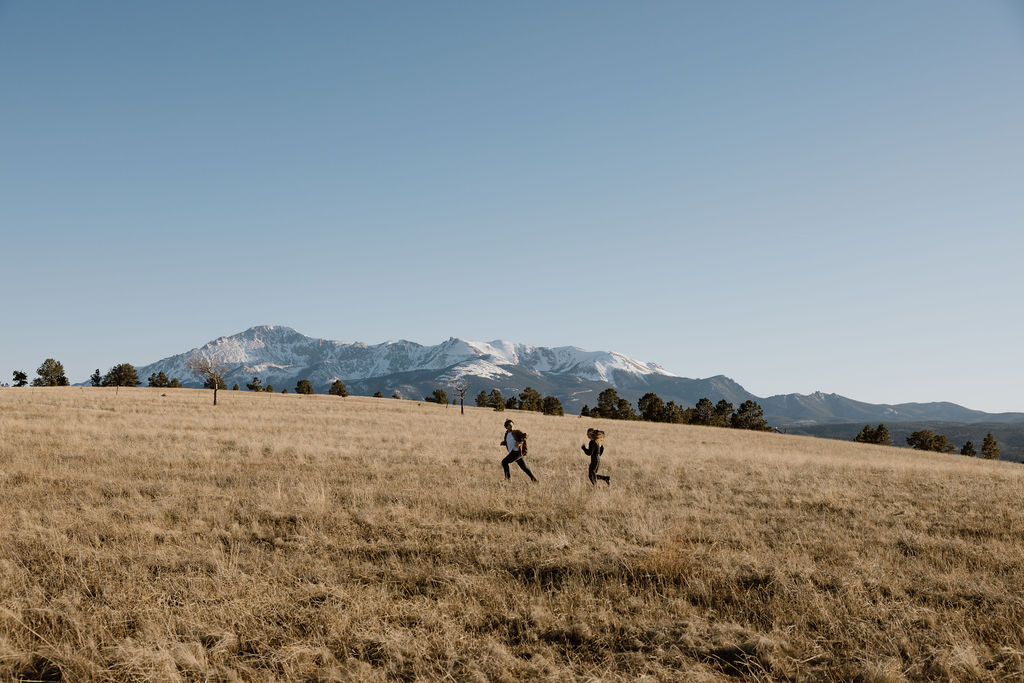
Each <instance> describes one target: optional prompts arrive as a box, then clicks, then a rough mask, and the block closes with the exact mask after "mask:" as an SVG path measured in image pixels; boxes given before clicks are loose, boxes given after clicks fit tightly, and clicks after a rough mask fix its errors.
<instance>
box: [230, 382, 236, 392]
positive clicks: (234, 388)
mask: <svg viewBox="0 0 1024 683" xmlns="http://www.w3.org/2000/svg"><path fill="white" fill-rule="evenodd" d="M231 391H238V383H237V382H236V383H235V385H234V386H233V387H231Z"/></svg>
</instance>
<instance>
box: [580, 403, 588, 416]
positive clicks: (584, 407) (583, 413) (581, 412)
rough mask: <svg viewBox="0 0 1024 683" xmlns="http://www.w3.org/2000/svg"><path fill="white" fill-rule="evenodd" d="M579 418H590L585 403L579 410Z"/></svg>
mask: <svg viewBox="0 0 1024 683" xmlns="http://www.w3.org/2000/svg"><path fill="white" fill-rule="evenodd" d="M580 417H590V406H588V405H587V404H586V403H584V404H583V407H582V408H580Z"/></svg>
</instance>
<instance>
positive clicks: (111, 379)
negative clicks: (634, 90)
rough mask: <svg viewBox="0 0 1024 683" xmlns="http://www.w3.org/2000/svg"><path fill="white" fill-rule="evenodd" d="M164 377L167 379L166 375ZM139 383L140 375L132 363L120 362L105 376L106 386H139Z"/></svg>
mask: <svg viewBox="0 0 1024 683" xmlns="http://www.w3.org/2000/svg"><path fill="white" fill-rule="evenodd" d="M161 374H163V373H161ZM164 379H165V380H166V379H167V377H166V375H165V376H164ZM139 384H140V382H139V375H138V373H137V372H136V371H135V366H133V365H132V364H131V363H118V364H117V365H115V366H114V367H112V368H110V370H108V371H107V374H105V375H104V376H103V386H105V387H137V386H139Z"/></svg>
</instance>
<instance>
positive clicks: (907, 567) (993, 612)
mask: <svg viewBox="0 0 1024 683" xmlns="http://www.w3.org/2000/svg"><path fill="white" fill-rule="evenodd" d="M220 398H221V401H220V405H218V406H216V407H214V406H212V405H211V396H210V393H209V392H205V391H196V390H167V391H162V390H157V389H133V390H125V389H121V390H119V391H118V392H117V393H115V391H114V390H113V389H91V388H90V389H82V388H54V389H33V388H24V389H3V390H0V506H2V507H0V510H2V511H0V679H3V680H9V679H17V678H19V677H20V678H23V679H43V680H57V679H58V678H60V677H63V679H64V680H71V681H98V680H137V681H149V680H159V681H175V680H195V681H200V680H203V681H205V680H224V681H231V680H268V681H269V680H289V681H292V680H386V679H404V680H412V679H417V678H421V679H432V680H437V679H449V680H460V681H461V680H481V681H483V680H522V679H557V680H634V679H639V678H645V677H646V678H648V679H651V680H694V681H710V680H725V679H729V678H732V677H740V678H745V679H750V680H764V681H769V680H815V681H817V680H843V681H846V680H853V679H860V680H864V681H900V680H906V679H934V680H1004V679H1024V598H1022V595H1024V591H1022V588H1024V578H1022V577H1024V549H1022V548H1024V514H1022V510H1021V484H1022V474H1024V468H1021V467H1020V466H1019V465H1012V464H1007V463H998V462H995V463H993V462H986V461H981V460H976V459H967V458H962V457H960V456H944V455H937V454H922V453H917V452H910V451H906V450H897V449H891V448H882V447H876V446H865V445H859V444H853V443H842V442H836V441H825V440H817V439H811V438H803V437H790V436H783V435H777V434H753V433H743V432H736V431H732V430H722V429H714V428H701V427H684V426H675V425H655V424H643V423H621V422H603V421H601V420H591V419H581V418H578V417H563V418H554V417H544V416H541V415H538V414H531V413H504V414H501V413H494V412H493V411H490V410H483V409H477V408H472V409H470V408H467V410H466V415H464V416H462V415H460V414H459V412H458V410H457V409H455V408H450V407H449V408H446V407H443V406H437V405H433V404H424V403H414V402H409V401H398V400H393V399H369V398H355V397H351V398H346V399H339V398H337V397H333V396H297V395H281V394H276V395H266V394H252V393H249V392H230V391H229V392H222V393H221V395H220ZM510 414H512V415H514V416H515V417H516V419H517V421H518V423H519V427H520V428H522V429H524V430H525V431H527V432H529V433H530V444H531V456H530V463H531V467H532V468H533V470H534V472H535V473H536V474H537V476H538V477H539V479H540V483H539V484H538V485H531V484H530V482H529V481H528V480H527V478H526V477H525V475H523V473H522V472H520V471H519V470H518V469H516V468H513V472H512V481H511V482H509V483H508V484H506V483H504V482H503V481H502V474H501V468H500V466H499V461H500V459H501V457H502V456H503V455H504V452H503V449H501V448H500V447H499V446H498V440H499V438H500V437H501V434H502V427H501V423H502V421H503V420H504V417H505V416H506V415H510ZM602 422H603V423H602ZM592 425H596V426H599V427H600V428H602V429H604V430H605V431H606V432H607V433H608V437H607V442H606V443H607V453H606V456H605V458H604V462H603V465H604V472H605V473H610V474H611V476H612V485H611V486H610V487H605V486H603V485H601V486H600V487H598V488H592V487H591V486H590V484H589V482H588V481H587V480H586V469H587V464H588V459H587V458H586V457H585V456H583V454H582V453H581V452H580V450H579V445H580V444H581V443H583V441H584V437H585V431H586V427H588V426H592Z"/></svg>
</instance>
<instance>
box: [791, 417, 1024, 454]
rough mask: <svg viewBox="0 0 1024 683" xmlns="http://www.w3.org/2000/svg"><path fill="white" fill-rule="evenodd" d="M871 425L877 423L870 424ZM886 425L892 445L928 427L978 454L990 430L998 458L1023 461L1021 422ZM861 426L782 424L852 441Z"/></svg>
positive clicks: (1023, 428)
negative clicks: (972, 445)
mask: <svg viewBox="0 0 1024 683" xmlns="http://www.w3.org/2000/svg"><path fill="white" fill-rule="evenodd" d="M872 426H873V427H874V426H877V425H875V424H872ZM885 427H886V429H888V430H889V436H891V437H892V442H893V445H894V446H904V447H906V445H907V437H908V436H910V435H911V434H912V433H914V432H916V431H920V430H922V429H930V430H932V431H933V432H935V433H936V434H943V435H945V436H946V437H947V438H948V439H949V441H950V443H952V444H955V445H956V447H957V451H956V452H958V453H959V452H960V448H962V447H963V445H964V444H965V443H966V442H968V441H971V442H973V443H974V449H975V450H976V451H977V452H978V454H979V455H980V454H981V442H982V440H983V439H984V438H985V435H986V434H988V433H990V432H991V434H992V436H993V437H995V439H996V441H997V442H998V443H999V450H1000V455H1001V456H1002V457H1001V459H1002V460H1012V461H1014V462H1024V424H1007V423H1005V422H975V423H971V424H965V423H963V422H936V421H931V422H928V421H923V422H886V423H885ZM862 429H864V424H862V423H856V424H825V425H804V426H800V425H797V426H791V427H788V428H786V431H787V432H788V433H789V434H803V435H806V436H817V437H822V438H826V439H840V440H843V441H853V439H854V438H856V436H857V434H859V433H860V431H861V430H862Z"/></svg>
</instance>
